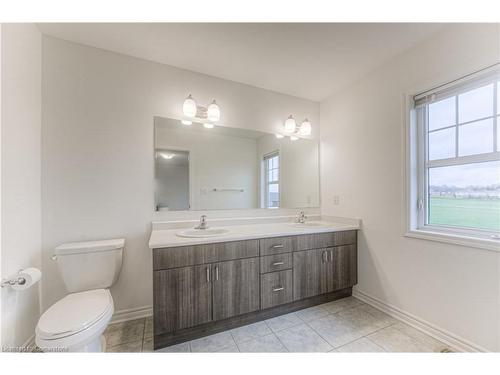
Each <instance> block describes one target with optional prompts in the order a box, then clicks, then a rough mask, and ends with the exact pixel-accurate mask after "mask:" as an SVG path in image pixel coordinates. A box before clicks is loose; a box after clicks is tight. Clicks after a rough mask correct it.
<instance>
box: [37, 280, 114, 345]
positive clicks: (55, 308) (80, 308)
mask: <svg viewBox="0 0 500 375" xmlns="http://www.w3.org/2000/svg"><path fill="white" fill-rule="evenodd" d="M112 306H113V299H112V298H111V294H110V293H109V291H108V290H107V289H97V290H89V291H86V292H79V293H71V294H68V295H67V296H66V297H64V298H63V299H61V300H60V301H58V302H56V303H55V304H54V305H52V306H51V307H50V308H49V309H48V310H47V311H46V312H45V313H44V314H43V315H42V316H41V318H40V320H39V322H38V326H37V334H38V335H40V336H41V337H43V338H46V339H51V338H53V339H55V338H60V337H65V336H69V335H73V334H75V333H77V332H80V331H82V330H84V329H86V328H88V327H90V326H91V325H93V324H94V323H95V322H96V321H98V320H99V319H100V318H101V317H102V316H103V315H104V314H106V312H108V310H109V309H110V308H112Z"/></svg>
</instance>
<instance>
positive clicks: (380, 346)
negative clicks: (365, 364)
mask: <svg viewBox="0 0 500 375" xmlns="http://www.w3.org/2000/svg"><path fill="white" fill-rule="evenodd" d="M389 327H390V326H389ZM363 338H364V339H367V340H368V341H370V342H371V343H372V344H373V345H376V346H378V347H379V348H380V349H382V350H383V351H384V352H386V353H387V350H385V348H384V347H383V346H382V345H379V344H377V343H376V342H375V341H373V340H372V339H370V338H369V337H368V336H363Z"/></svg>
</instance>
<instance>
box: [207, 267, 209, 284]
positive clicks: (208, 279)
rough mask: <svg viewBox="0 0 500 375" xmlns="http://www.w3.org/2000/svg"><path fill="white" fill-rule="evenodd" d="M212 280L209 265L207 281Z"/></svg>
mask: <svg viewBox="0 0 500 375" xmlns="http://www.w3.org/2000/svg"><path fill="white" fill-rule="evenodd" d="M209 282H210V268H208V267H207V283H209Z"/></svg>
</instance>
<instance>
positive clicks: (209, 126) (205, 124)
mask: <svg viewBox="0 0 500 375" xmlns="http://www.w3.org/2000/svg"><path fill="white" fill-rule="evenodd" d="M203 126H204V127H205V128H207V129H212V128H213V127H214V124H210V123H209V122H205V123H204V124H203Z"/></svg>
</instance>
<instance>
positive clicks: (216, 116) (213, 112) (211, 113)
mask: <svg viewBox="0 0 500 375" xmlns="http://www.w3.org/2000/svg"><path fill="white" fill-rule="evenodd" d="M207 118H208V120H209V121H213V122H215V121H219V120H220V109H219V106H218V105H217V103H216V102H215V100H214V101H213V102H212V104H210V105H209V106H208V108H207Z"/></svg>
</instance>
